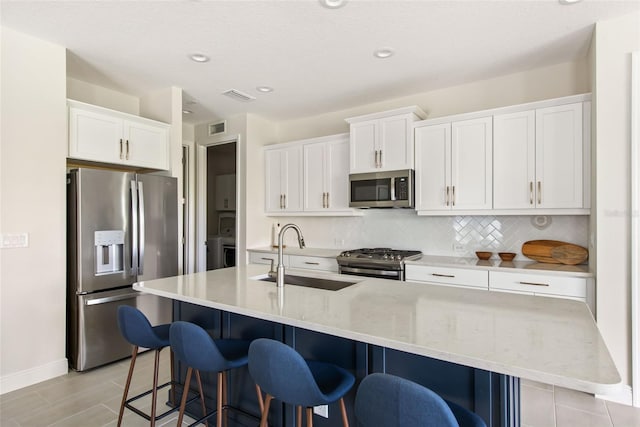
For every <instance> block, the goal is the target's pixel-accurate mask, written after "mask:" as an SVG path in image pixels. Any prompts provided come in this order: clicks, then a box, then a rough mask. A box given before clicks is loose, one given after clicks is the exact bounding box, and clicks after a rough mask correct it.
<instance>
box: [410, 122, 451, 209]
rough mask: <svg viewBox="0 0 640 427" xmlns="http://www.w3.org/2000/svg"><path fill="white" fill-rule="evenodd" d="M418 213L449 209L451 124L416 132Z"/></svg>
mask: <svg viewBox="0 0 640 427" xmlns="http://www.w3.org/2000/svg"><path fill="white" fill-rule="evenodd" d="M415 150H416V153H415V154H416V172H415V179H416V210H430V211H433V210H450V209H451V204H450V197H451V194H450V180H451V175H450V170H449V165H450V164H451V125H450V124H449V123H445V124H441V125H433V126H424V127H420V128H416V129H415Z"/></svg>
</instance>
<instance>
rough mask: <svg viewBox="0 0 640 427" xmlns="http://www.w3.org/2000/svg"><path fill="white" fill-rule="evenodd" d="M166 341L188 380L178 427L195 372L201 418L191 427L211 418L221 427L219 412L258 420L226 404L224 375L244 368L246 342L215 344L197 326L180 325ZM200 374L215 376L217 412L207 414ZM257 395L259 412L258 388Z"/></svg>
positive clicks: (234, 341) (231, 340)
mask: <svg viewBox="0 0 640 427" xmlns="http://www.w3.org/2000/svg"><path fill="white" fill-rule="evenodd" d="M169 339H170V341H171V349H172V350H173V352H174V353H175V354H176V357H177V358H178V360H181V361H182V362H184V363H185V364H186V365H187V377H186V379H185V385H184V392H183V394H182V402H181V403H180V415H179V416H178V424H177V425H178V426H181V425H182V418H183V416H184V410H185V406H186V400H187V391H188V390H189V385H190V383H191V375H192V373H193V371H194V370H195V373H196V380H197V381H198V388H199V391H200V397H201V401H202V413H203V416H202V418H200V419H199V420H197V421H196V422H195V423H193V424H191V425H192V426H194V425H196V424H199V423H201V422H202V421H205V420H207V419H208V418H210V417H212V416H213V415H216V416H217V417H216V426H218V427H219V426H222V412H223V411H224V410H234V411H237V412H239V413H241V414H244V415H245V416H248V417H250V418H253V419H256V420H257V418H258V417H256V416H255V415H253V414H250V413H248V412H246V411H243V410H242V409H239V408H234V407H232V406H229V405H228V404H227V389H228V385H227V371H228V370H229V369H234V368H239V367H241V366H245V365H246V364H247V352H248V349H249V344H250V342H249V341H244V340H236V339H217V340H214V339H213V338H211V337H210V336H209V334H208V333H207V331H205V330H204V329H202V328H201V327H200V326H198V325H195V324H193V323H189V322H180V321H178V322H174V323H173V324H172V325H171V328H170V330H169ZM200 371H204V372H216V373H217V374H218V381H217V383H218V387H217V400H216V403H217V405H216V410H215V411H213V412H211V413H210V414H207V413H206V407H205V404H204V393H203V391H202V381H201V379H200ZM256 391H257V394H258V404H259V405H260V408H262V406H263V402H262V394H261V393H260V389H259V388H258V387H257V386H256ZM225 421H226V420H225ZM207 425H208V424H207Z"/></svg>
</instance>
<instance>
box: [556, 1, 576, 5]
mask: <svg viewBox="0 0 640 427" xmlns="http://www.w3.org/2000/svg"><path fill="white" fill-rule="evenodd" d="M581 1H582V0H558V3H560V4H566V5H569V4H576V3H580V2H581Z"/></svg>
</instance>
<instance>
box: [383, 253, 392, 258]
mask: <svg viewBox="0 0 640 427" xmlns="http://www.w3.org/2000/svg"><path fill="white" fill-rule="evenodd" d="M382 259H389V254H384V255H382ZM391 259H393V255H391Z"/></svg>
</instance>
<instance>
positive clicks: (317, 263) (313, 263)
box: [304, 261, 320, 265]
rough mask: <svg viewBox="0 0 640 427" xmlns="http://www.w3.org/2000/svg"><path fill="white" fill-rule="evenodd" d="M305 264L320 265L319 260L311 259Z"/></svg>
mask: <svg viewBox="0 0 640 427" xmlns="http://www.w3.org/2000/svg"><path fill="white" fill-rule="evenodd" d="M304 263H305V264H309V265H320V263H319V262H310V261H305V262H304Z"/></svg>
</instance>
